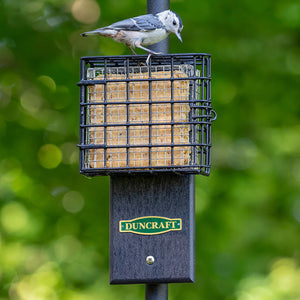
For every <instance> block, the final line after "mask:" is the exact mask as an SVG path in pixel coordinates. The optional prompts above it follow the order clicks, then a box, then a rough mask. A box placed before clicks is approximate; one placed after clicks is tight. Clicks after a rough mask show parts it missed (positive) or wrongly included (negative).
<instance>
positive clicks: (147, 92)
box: [79, 53, 216, 176]
mask: <svg viewBox="0 0 300 300" xmlns="http://www.w3.org/2000/svg"><path fill="white" fill-rule="evenodd" d="M146 58H147V57H146V56H103V57H82V58H81V66H80V69H81V74H80V82H79V85H80V144H79V148H80V172H81V173H83V174H84V175H87V176H95V175H114V174H121V173H122V174H136V173H145V174H147V173H148V174H150V173H151V174H155V173H183V174H203V175H209V172H210V166H211V154H210V153H211V123H212V121H213V120H214V119H215V118H216V113H215V112H214V110H213V109H212V106H211V57H210V55H209V54H202V53H200V54H199V53H196V54H166V55H159V56H152V57H151V59H150V60H149V64H148V65H146V64H145V61H146Z"/></svg>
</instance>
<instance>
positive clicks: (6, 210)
mask: <svg viewBox="0 0 300 300" xmlns="http://www.w3.org/2000/svg"><path fill="white" fill-rule="evenodd" d="M1 224H2V226H3V228H4V229H5V230H6V231H7V232H8V233H13V234H14V233H22V232H23V231H24V230H25V231H26V230H27V228H28V226H29V216H28V212H27V210H26V208H25V207H24V206H23V205H21V204H20V203H17V202H12V203H8V204H6V205H5V206H4V207H3V208H2V210H1Z"/></svg>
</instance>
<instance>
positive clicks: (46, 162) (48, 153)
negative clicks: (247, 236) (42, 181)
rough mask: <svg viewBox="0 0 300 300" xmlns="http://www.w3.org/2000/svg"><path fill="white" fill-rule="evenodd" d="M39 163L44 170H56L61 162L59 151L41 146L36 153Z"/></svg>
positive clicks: (47, 145)
mask: <svg viewBox="0 0 300 300" xmlns="http://www.w3.org/2000/svg"><path fill="white" fill-rule="evenodd" d="M38 159H39V163H40V165H41V166H42V167H44V168H46V169H54V168H56V167H57V166H58V165H59V164H60V163H61V161H62V152H61V150H60V149H59V148H58V147H57V146H55V145H53V144H46V145H44V146H42V147H41V148H40V150H39V152H38Z"/></svg>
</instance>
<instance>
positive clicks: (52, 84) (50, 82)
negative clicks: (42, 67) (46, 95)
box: [38, 75, 56, 92]
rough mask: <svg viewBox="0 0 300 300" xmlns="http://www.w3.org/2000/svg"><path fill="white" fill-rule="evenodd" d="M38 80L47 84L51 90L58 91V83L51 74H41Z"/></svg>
mask: <svg viewBox="0 0 300 300" xmlns="http://www.w3.org/2000/svg"><path fill="white" fill-rule="evenodd" d="M38 81H39V82H40V83H42V84H43V85H44V86H46V87H47V88H48V89H49V90H50V91H52V92H55V91H56V83H55V81H54V80H53V79H52V78H51V77H50V76H47V75H42V76H39V77H38Z"/></svg>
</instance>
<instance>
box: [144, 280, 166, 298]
mask: <svg viewBox="0 0 300 300" xmlns="http://www.w3.org/2000/svg"><path fill="white" fill-rule="evenodd" d="M166 299H168V284H167V283H162V284H146V300H166Z"/></svg>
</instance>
